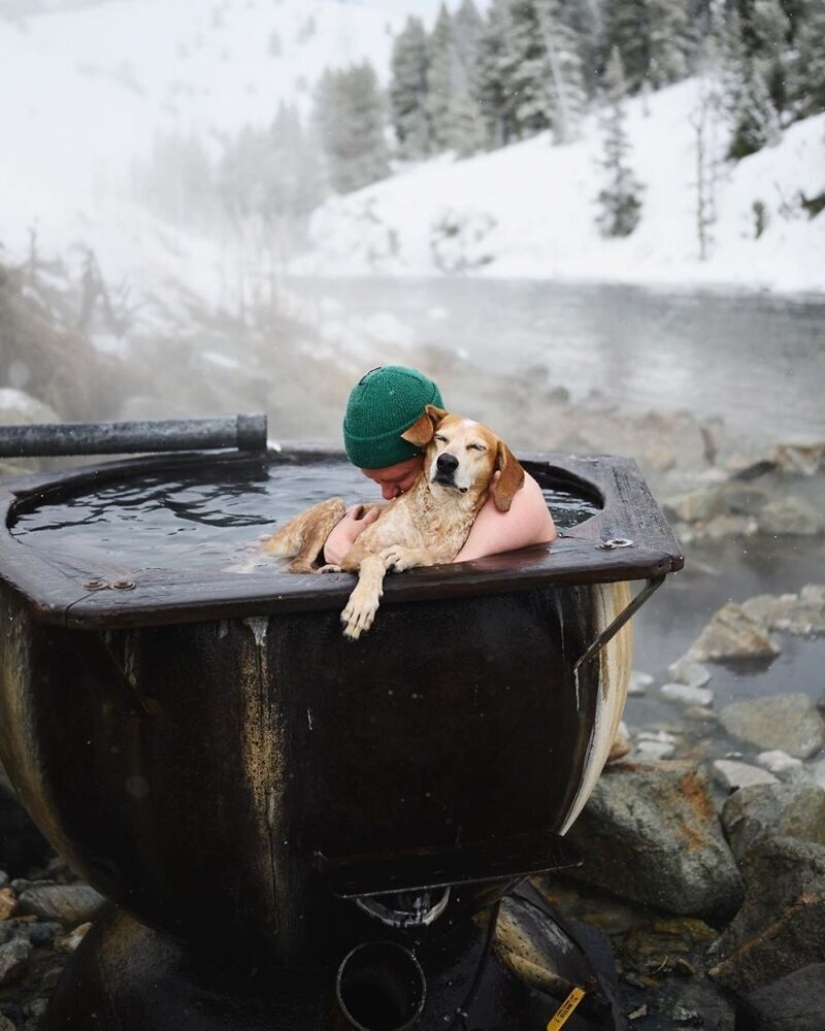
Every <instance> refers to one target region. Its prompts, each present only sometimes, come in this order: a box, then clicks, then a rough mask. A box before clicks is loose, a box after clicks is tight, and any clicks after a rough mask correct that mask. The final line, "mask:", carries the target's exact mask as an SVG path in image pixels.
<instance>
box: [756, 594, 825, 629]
mask: <svg viewBox="0 0 825 1031" xmlns="http://www.w3.org/2000/svg"><path fill="white" fill-rule="evenodd" d="M742 608H743V609H744V610H745V613H746V614H747V615H748V616H749V617H750V618H751V619H753V620H754V621H755V622H757V623H760V624H761V625H762V626H764V627H765V628H766V629H768V630H781V631H782V632H784V633H788V634H796V635H799V636H809V635H812V634H821V633H825V586H823V585H821V584H808V585H807V586H806V587H803V588H802V590H801V591H800V592H799V594H782V595H779V596H778V597H776V596H774V595H772V594H759V595H756V596H755V597H753V598H749V599H748V600H747V601H745V602H743V603H742Z"/></svg>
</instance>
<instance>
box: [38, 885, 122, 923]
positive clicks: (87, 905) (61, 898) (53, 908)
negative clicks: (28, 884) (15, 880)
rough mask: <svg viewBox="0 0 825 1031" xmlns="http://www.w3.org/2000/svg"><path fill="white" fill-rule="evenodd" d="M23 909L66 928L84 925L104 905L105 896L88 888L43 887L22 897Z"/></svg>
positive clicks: (73, 886) (74, 886)
mask: <svg viewBox="0 0 825 1031" xmlns="http://www.w3.org/2000/svg"><path fill="white" fill-rule="evenodd" d="M19 901H20V908H21V909H23V910H24V911H25V912H27V913H34V914H35V915H36V916H39V917H41V919H44V920H59V921H60V923H61V924H64V925H65V926H67V927H75V926H76V925H77V924H82V923H85V922H86V921H88V920H91V918H92V917H93V916H94V915H95V913H97V911H98V910H99V909H100V907H101V906H102V905H103V902H104V899H103V896H102V895H100V894H98V892H96V891H95V890H94V888H92V887H90V886H89V885H88V884H44V885H40V886H37V887H33V888H27V889H26V890H25V891H22V892H21V893H20V900H19Z"/></svg>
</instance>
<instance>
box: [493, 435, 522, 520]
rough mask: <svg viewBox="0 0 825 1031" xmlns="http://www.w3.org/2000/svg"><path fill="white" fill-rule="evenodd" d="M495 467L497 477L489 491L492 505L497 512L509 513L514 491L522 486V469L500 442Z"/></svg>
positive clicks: (511, 453)
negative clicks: (491, 496) (497, 472)
mask: <svg viewBox="0 0 825 1031" xmlns="http://www.w3.org/2000/svg"><path fill="white" fill-rule="evenodd" d="M495 467H496V469H497V470H498V471H499V477H498V480H497V481H496V482H495V483H494V484H493V487H492V490H491V494H492V495H493V504H494V505H495V506H496V508H497V509H498V511H499V512H509V511H510V505H511V504H512V503H513V498H514V497H515V495H516V491H517V490H521V488H522V485H523V484H524V469H523V468H522V465H521V462H519V460H518V459H517V458H516V456H515V455H514V454H513V452H512V451H511V450H510V448H508V447H507V445H506V444H505V443H504V442H503V441H501V440H500V441H499V442H498V448H497V449H496V466H495Z"/></svg>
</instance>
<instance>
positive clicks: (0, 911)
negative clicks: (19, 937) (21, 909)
mask: <svg viewBox="0 0 825 1031" xmlns="http://www.w3.org/2000/svg"><path fill="white" fill-rule="evenodd" d="M17 905H18V903H17V899H16V897H15V894H14V892H13V891H12V890H11V888H0V920H8V919H10V918H11V917H13V916H14V914H15V913H16V912H17Z"/></svg>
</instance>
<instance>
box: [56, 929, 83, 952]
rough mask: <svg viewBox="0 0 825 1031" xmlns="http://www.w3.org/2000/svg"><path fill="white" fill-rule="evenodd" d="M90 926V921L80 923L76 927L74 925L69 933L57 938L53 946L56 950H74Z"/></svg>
mask: <svg viewBox="0 0 825 1031" xmlns="http://www.w3.org/2000/svg"><path fill="white" fill-rule="evenodd" d="M91 927H92V925H91V923H85V924H80V925H79V926H78V927H75V929H74V930H73V931H72V932H71V934H67V935H65V936H64V937H63V938H58V939H57V941H56V942H55V945H54V947H55V948H56V949H57V950H58V952H68V953H72V952H74V951H75V950H76V949H77V947H78V946H79V945H80V943H81V942H82V941H83V939H84V938H85V937H86V935H87V934H88V933H89V931H90V930H91Z"/></svg>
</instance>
